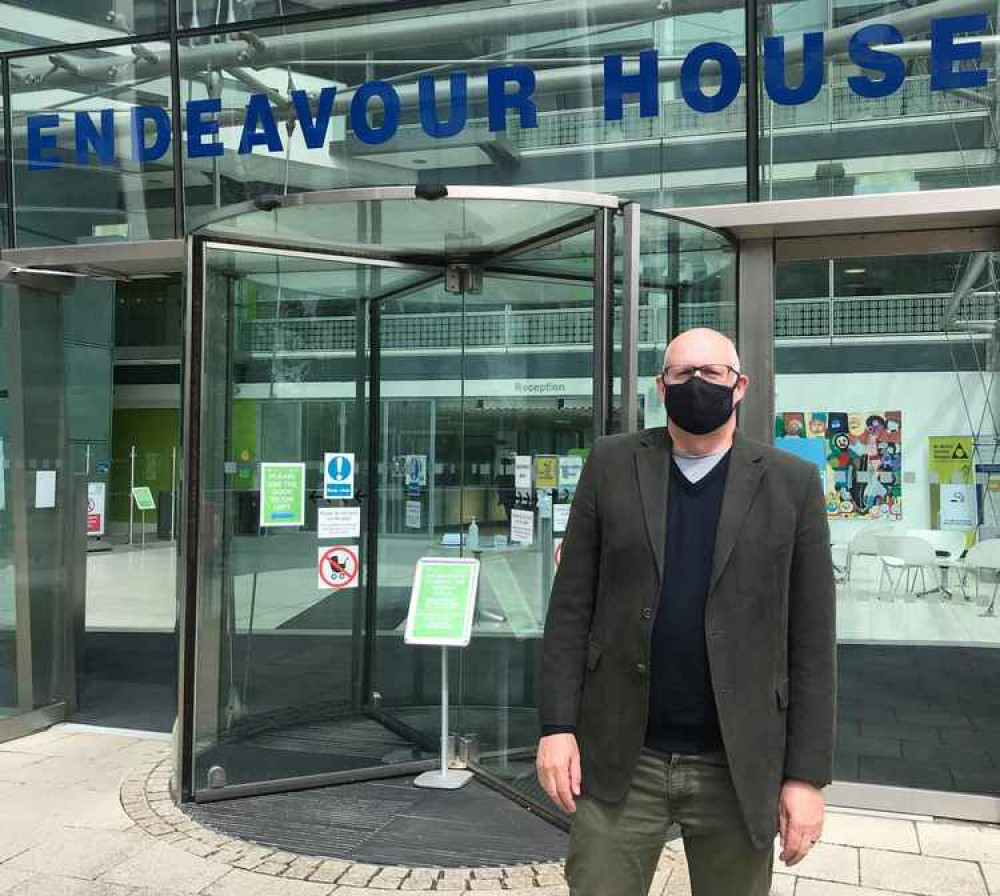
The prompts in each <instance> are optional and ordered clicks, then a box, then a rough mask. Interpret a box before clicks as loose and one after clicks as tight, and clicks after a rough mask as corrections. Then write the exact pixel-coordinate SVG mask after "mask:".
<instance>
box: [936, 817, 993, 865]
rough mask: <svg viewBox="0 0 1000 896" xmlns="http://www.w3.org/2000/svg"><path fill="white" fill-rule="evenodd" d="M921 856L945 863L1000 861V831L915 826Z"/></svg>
mask: <svg viewBox="0 0 1000 896" xmlns="http://www.w3.org/2000/svg"><path fill="white" fill-rule="evenodd" d="M917 833H918V835H919V836H920V847H921V852H923V854H924V855H928V856H941V857H942V858H947V859H967V860H971V861H973V862H989V861H995V860H997V859H1000V829H997V828H987V827H980V826H978V825H971V824H943V823H935V824H925V823H922V824H918V825H917Z"/></svg>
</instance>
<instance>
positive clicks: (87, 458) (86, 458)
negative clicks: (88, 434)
mask: <svg viewBox="0 0 1000 896" xmlns="http://www.w3.org/2000/svg"><path fill="white" fill-rule="evenodd" d="M83 458H84V469H83V472H84V473H86V475H88V476H89V475H90V442H87V447H86V448H85V449H84V452H83Z"/></svg>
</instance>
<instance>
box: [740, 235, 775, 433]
mask: <svg viewBox="0 0 1000 896" xmlns="http://www.w3.org/2000/svg"><path fill="white" fill-rule="evenodd" d="M737 319H738V333H739V339H738V342H739V347H740V354H741V355H742V357H744V358H752V359H753V369H752V370H748V371H747V372H748V374H749V376H750V385H749V387H748V388H747V394H746V396H745V397H744V399H743V402H742V406H741V408H740V429H741V430H742V431H743V432H744V433H746V434H747V435H749V436H750V437H752V438H755V439H758V440H759V441H762V442H770V441H771V439H772V437H773V433H774V240H771V239H752V240H742V241H741V242H740V270H739V304H738V314H737Z"/></svg>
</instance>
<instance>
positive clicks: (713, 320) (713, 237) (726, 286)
mask: <svg viewBox="0 0 1000 896" xmlns="http://www.w3.org/2000/svg"><path fill="white" fill-rule="evenodd" d="M639 232H640V243H639V268H640V278H639V426H640V428H642V427H647V428H648V427H651V426H663V425H665V424H666V411H665V410H664V407H663V404H662V402H661V401H660V398H659V394H658V392H657V388H656V377H657V375H658V374H659V372H660V371H661V370H662V368H663V355H664V352H666V349H667V346H668V345H669V344H670V341H671V340H672V339H673V338H674V337H675V336H677V335H678V334H680V333H682V332H684V331H685V330H691V329H694V328H696V327H711V328H712V329H713V330H719V331H720V332H722V333H725V334H726V335H727V336H729V337H730V338H731V339H733V340H735V339H736V280H735V274H736V252H735V249H734V247H733V246H732V245H731V244H730V243H729V241H728V240H727V239H726V238H725V237H724V236H722V235H721V234H719V233H716V232H715V231H711V230H706V229H705V228H702V227H698V226H696V225H694V224H689V223H687V222H686V221H680V220H678V219H676V218H669V217H666V216H664V215H658V214H655V213H652V212H644V213H643V214H642V215H641V216H640V231H639ZM620 323H621V321H620V315H619V320H617V321H616V325H617V329H618V330H619V332H620Z"/></svg>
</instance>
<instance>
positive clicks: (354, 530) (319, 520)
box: [316, 507, 361, 539]
mask: <svg viewBox="0 0 1000 896" xmlns="http://www.w3.org/2000/svg"><path fill="white" fill-rule="evenodd" d="M316 537H317V538H320V539H323V538H360V537H361V508H360V507H320V508H318V509H317V510H316Z"/></svg>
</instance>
